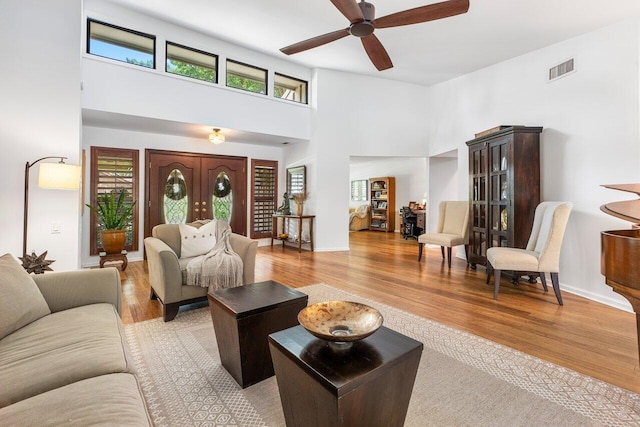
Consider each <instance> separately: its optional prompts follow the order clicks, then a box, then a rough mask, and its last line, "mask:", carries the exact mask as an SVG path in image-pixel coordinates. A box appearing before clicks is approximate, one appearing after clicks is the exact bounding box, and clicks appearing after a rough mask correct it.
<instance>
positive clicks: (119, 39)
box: [87, 19, 156, 68]
mask: <svg viewBox="0 0 640 427" xmlns="http://www.w3.org/2000/svg"><path fill="white" fill-rule="evenodd" d="M155 51H156V37H155V36H152V35H150V34H145V33H141V32H139V31H134V30H129V29H127V28H122V27H118V26H116V25H111V24H107V23H105V22H99V21H95V20H93V19H88V20H87V53H90V54H92V55H97V56H102V57H104V58H109V59H114V60H116V61H122V62H126V63H128V64H134V65H139V66H141V67H146V68H155V67H156V64H155Z"/></svg>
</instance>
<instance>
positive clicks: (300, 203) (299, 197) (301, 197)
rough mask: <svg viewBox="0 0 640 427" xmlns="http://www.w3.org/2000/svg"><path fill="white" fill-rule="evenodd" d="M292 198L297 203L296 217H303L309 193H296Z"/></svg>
mask: <svg viewBox="0 0 640 427" xmlns="http://www.w3.org/2000/svg"><path fill="white" fill-rule="evenodd" d="M291 198H292V199H293V201H294V202H296V215H298V216H302V212H303V211H304V202H305V201H306V200H307V199H308V198H309V193H294V194H292V195H291Z"/></svg>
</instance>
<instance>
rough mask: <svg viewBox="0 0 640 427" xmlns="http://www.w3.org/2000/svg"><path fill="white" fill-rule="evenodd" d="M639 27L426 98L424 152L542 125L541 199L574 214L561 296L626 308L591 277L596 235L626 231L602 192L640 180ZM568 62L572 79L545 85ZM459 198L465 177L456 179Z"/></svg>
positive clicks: (595, 274)
mask: <svg viewBox="0 0 640 427" xmlns="http://www.w3.org/2000/svg"><path fill="white" fill-rule="evenodd" d="M638 52H639V47H638V22H637V20H632V21H626V22H623V23H619V24H616V25H613V26H610V27H606V28H603V29H600V30H598V31H594V32H592V33H589V34H585V35H582V36H580V37H576V38H574V39H571V40H567V41H565V42H562V43H558V44H555V45H553V46H550V47H547V48H545V49H542V50H539V51H536V52H533V53H530V54H527V55H524V56H521V57H518V58H514V59H512V60H509V61H506V62H503V63H500V64H496V65H494V66H491V67H488V68H485V69H483V70H480V71H477V72H475V73H471V74H468V75H465V76H463V77H460V78H457V79H454V80H451V81H448V82H445V83H442V84H438V85H435V86H432V87H430V88H429V90H428V95H427V100H428V102H429V113H428V114H427V118H428V121H429V141H430V151H431V152H432V153H437V152H444V151H448V150H451V149H454V148H458V150H459V153H460V156H459V170H460V171H463V170H467V162H468V149H467V147H466V145H465V141H467V140H470V139H473V135H474V133H475V132H478V131H481V130H485V129H488V128H492V127H494V126H496V125H507V124H513V125H530V126H538V125H539V126H543V127H544V131H543V134H542V139H541V177H542V183H541V184H542V199H543V200H566V201H570V202H573V204H574V208H573V212H572V214H571V217H570V219H569V224H568V226H567V231H566V234H565V239H564V244H563V248H562V256H561V261H560V266H561V267H560V268H561V270H560V281H561V284H562V288H563V289H565V290H568V291H570V292H574V293H577V294H580V295H584V296H586V297H588V298H592V299H596V300H599V301H602V302H605V303H608V304H611V305H614V306H618V307H621V308H625V309H629V307H630V306H629V304H628V303H627V302H626V300H625V299H624V298H622V297H621V296H619V295H617V294H614V293H613V292H612V291H611V289H610V288H609V287H608V286H606V285H605V284H604V278H603V276H602V275H601V274H600V262H599V260H600V231H602V230H606V229H616V228H628V227H629V224H628V223H625V222H623V221H620V220H616V219H613V218H612V217H609V216H607V215H605V214H603V213H602V212H600V210H599V206H600V205H602V204H603V203H606V202H610V201H614V200H622V199H626V198H629V196H627V195H625V194H622V193H620V192H614V191H611V190H607V189H604V188H602V187H600V185H601V184H611V183H633V182H639V180H640V143H639V108H638V96H639V94H638V74H639V71H638ZM569 58H575V66H576V72H575V73H574V74H571V75H568V76H566V77H563V78H560V79H558V80H557V81H554V82H551V83H548V82H547V81H546V77H547V74H548V69H549V68H550V67H552V66H554V65H556V64H559V63H561V62H564V61H565V60H567V59H569ZM458 191H459V196H460V198H461V199H464V198H467V197H468V196H467V192H468V177H467V175H466V174H463V173H460V179H459V184H458Z"/></svg>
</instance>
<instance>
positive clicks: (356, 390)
mask: <svg viewBox="0 0 640 427" xmlns="http://www.w3.org/2000/svg"><path fill="white" fill-rule="evenodd" d="M269 348H270V349H271V358H272V360H273V367H274V369H275V373H276V378H277V381H278V390H279V392H280V399H281V401H282V409H283V411H284V418H285V421H286V423H287V426H306V427H314V426H315V427H320V426H326V427H336V426H385V427H393V426H397V427H401V426H402V425H403V424H404V420H405V418H406V415H407V409H408V407H409V400H410V398H411V392H412V391H413V383H414V381H415V378H416V373H417V371H418V364H419V363H420V356H421V354H422V349H423V344H422V343H421V342H419V341H416V340H414V339H412V338H409V337H407V336H405V335H402V334H400V333H398V332H395V331H392V330H391V329H388V328H386V327H384V326H382V327H381V328H380V329H378V330H377V331H376V332H375V333H373V334H372V335H370V336H369V337H367V338H365V339H363V340H360V341H355V342H354V343H353V344H352V346H351V347H349V348H346V349H345V348H339V347H336V346H334V345H333V343H331V344H330V343H329V342H328V341H325V340H321V339H318V338H316V337H314V336H313V335H311V334H310V333H309V332H307V331H306V329H304V328H303V327H302V326H299V325H298V326H295V327H293V328H289V329H285V330H282V331H280V332H276V333H273V334H271V335H269Z"/></svg>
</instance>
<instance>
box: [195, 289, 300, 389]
mask: <svg viewBox="0 0 640 427" xmlns="http://www.w3.org/2000/svg"><path fill="white" fill-rule="evenodd" d="M207 298H208V299H209V308H210V310H211V319H212V321H213V327H214V329H215V332H216V341H217V342H218V351H219V352H220V360H221V361H222V366H224V368H225V369H226V370H227V371H228V372H229V373H230V374H231V376H232V377H233V378H234V379H235V380H236V382H237V383H238V384H240V386H241V387H242V388H245V387H248V386H250V385H252V384H255V383H257V382H260V381H262V380H264V379H266V378H269V377H270V376H272V375H273V364H272V363H271V354H270V353H269V343H268V341H267V336H268V335H269V334H271V333H273V332H277V331H281V330H282V329H286V328H290V327H292V326H294V325H297V324H298V313H299V312H300V310H302V309H303V308H305V307H306V306H307V299H308V298H309V297H308V296H307V295H306V294H304V293H302V292H300V291H296V290H295V289H292V288H289V287H287V286H284V285H281V284H280V283H278V282H274V281H273V280H268V281H266V282H260V283H253V284H250V285H244V286H238V287H236V288H229V289H221V290H219V291H215V292H209V293H208V294H207Z"/></svg>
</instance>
